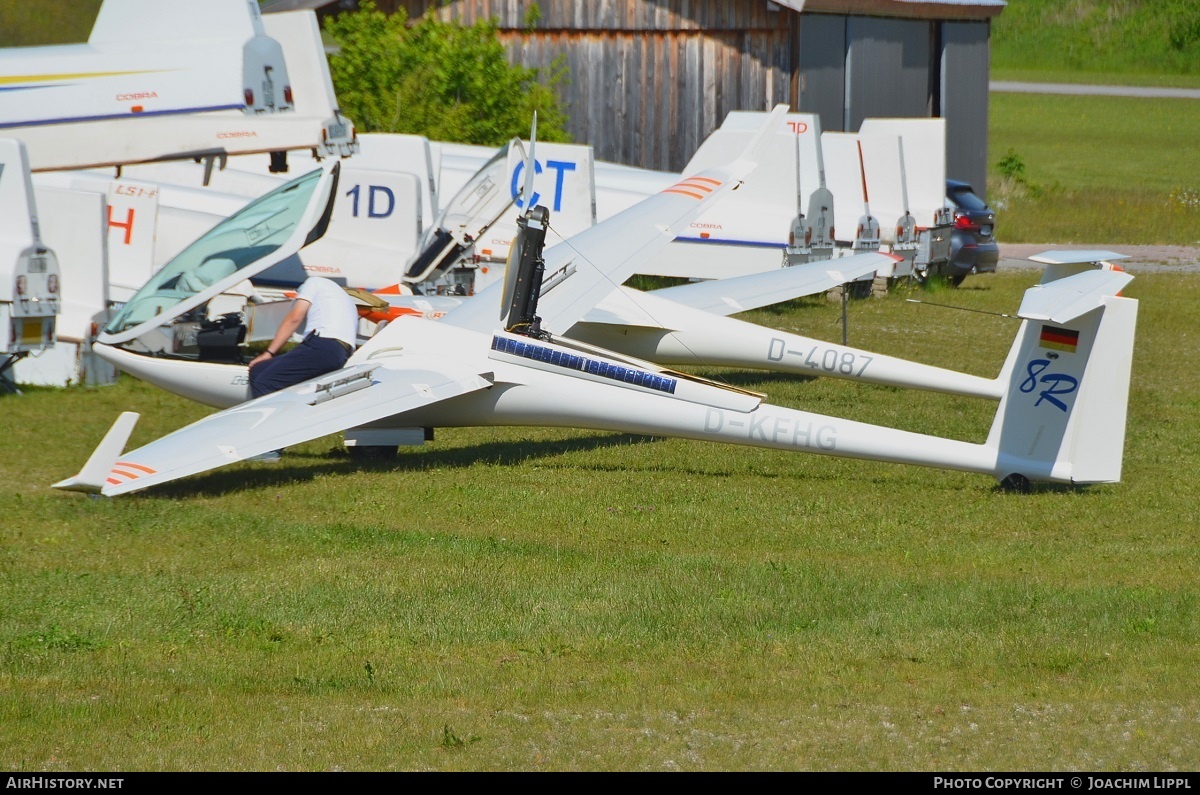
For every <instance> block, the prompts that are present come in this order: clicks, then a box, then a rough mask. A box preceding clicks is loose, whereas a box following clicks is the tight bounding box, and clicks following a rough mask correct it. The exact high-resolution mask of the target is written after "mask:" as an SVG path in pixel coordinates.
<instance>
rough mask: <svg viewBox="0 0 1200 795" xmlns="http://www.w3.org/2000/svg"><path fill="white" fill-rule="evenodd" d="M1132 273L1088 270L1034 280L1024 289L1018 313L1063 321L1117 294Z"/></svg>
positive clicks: (1040, 318) (1093, 307)
mask: <svg viewBox="0 0 1200 795" xmlns="http://www.w3.org/2000/svg"><path fill="white" fill-rule="evenodd" d="M1131 281H1133V276H1131V275H1130V274H1128V273H1125V272H1124V271H1115V270H1090V271H1083V272H1081V273H1076V274H1074V275H1072V276H1068V277H1066V278H1063V279H1057V280H1055V281H1052V282H1046V283H1044V284H1038V285H1035V286H1033V287H1031V288H1030V289H1029V290H1027V291H1026V292H1025V299H1024V300H1023V301H1021V309H1020V312H1019V314H1020V315H1021V317H1023V318H1028V319H1029V320H1048V321H1051V322H1054V323H1066V322H1068V321H1070V320H1074V319H1075V318H1077V317H1079V316H1080V315H1083V314H1085V313H1087V312H1090V311H1091V310H1093V309H1095V308H1096V307H1099V306H1102V305H1103V299H1104V298H1105V297H1106V296H1112V295H1117V294H1119V293H1120V292H1121V290H1122V288H1124V287H1125V285H1127V284H1129V283H1130V282H1131Z"/></svg>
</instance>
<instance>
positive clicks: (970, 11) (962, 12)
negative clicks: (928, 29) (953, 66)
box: [774, 0, 1008, 19]
mask: <svg viewBox="0 0 1200 795" xmlns="http://www.w3.org/2000/svg"><path fill="white" fill-rule="evenodd" d="M774 2H775V5H778V6H782V7H784V8H790V9H792V10H793V11H808V12H821V13H826V14H863V15H867V16H876V17H913V18H918V19H990V18H991V17H994V16H996V15H997V14H999V13H1000V12H1001V11H1003V10H1004V7H1005V6H1007V5H1008V3H1007V2H1005V0H774Z"/></svg>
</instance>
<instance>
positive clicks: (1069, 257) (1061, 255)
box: [1029, 249, 1129, 265]
mask: <svg viewBox="0 0 1200 795" xmlns="http://www.w3.org/2000/svg"><path fill="white" fill-rule="evenodd" d="M1128 258H1129V255H1128V254H1118V253H1117V252H1115V251H1083V250H1072V249H1068V250H1063V251H1043V252H1042V253H1041V254H1034V255H1033V256H1032V257H1030V258H1029V261H1030V262H1040V263H1042V264H1043V265H1081V264H1086V263H1100V262H1108V261H1110V260H1114V259H1128Z"/></svg>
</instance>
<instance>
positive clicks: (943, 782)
mask: <svg viewBox="0 0 1200 795" xmlns="http://www.w3.org/2000/svg"><path fill="white" fill-rule="evenodd" d="M933 788H934V789H1011V790H1019V789H1063V790H1080V791H1088V790H1097V789H1126V790H1128V789H1163V790H1190V789H1191V788H1192V782H1191V780H1190V777H1170V776H1123V775H1117V774H1110V775H1105V776H934V777H933Z"/></svg>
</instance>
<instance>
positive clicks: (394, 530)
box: [0, 0, 1200, 772]
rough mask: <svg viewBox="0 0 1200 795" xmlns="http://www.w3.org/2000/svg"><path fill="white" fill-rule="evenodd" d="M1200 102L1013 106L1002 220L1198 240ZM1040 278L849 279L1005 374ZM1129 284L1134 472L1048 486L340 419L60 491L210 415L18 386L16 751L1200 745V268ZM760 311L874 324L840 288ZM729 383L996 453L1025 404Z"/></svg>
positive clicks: (900, 752)
mask: <svg viewBox="0 0 1200 795" xmlns="http://www.w3.org/2000/svg"><path fill="white" fill-rule="evenodd" d="M86 1H87V0H80V2H86ZM1021 2H1022V3H1029V5H1030V6H1032V5H1041V4H1040V3H1039V4H1035V3H1033V0H1021ZM20 5H21V4H8V5H6V6H4V8H0V36H3V35H4V33H5V32H6V31H11V30H18V29H19V28H18V27H17V26H16V25H18V24H25V23H12V22H11V21H12V20H13V19H17V16H14V15H20V14H24V13H25V11H23V10H22V9H23V8H24V6H21V7H20V8H18V6H20ZM61 5H62V6H64V7H65V6H66V5H67V4H61ZM91 5H93V6H95V5H98V3H96V2H94V0H92V2H91ZM1071 5H1072V7H1073V8H1075V9H1077V10H1079V9H1083V10H1086V9H1088V8H1091V7H1092V6H1094V5H1096V4H1095V3H1091V2H1079V3H1073V4H1071ZM1132 5H1140V7H1142V8H1147V9H1150V8H1154V7H1155V6H1154V5H1153V4H1132ZM9 6H11V8H10V7H9ZM1018 6H1019V4H1018V3H1011V4H1010V6H1009V8H1008V9H1006V11H1005V12H1004V15H1002V17H1003V16H1005V15H1010V14H1012V15H1013V19H1016V18H1017V13H1016V12H1023V10H1024V8H1026V7H1029V6H1021V7H1018ZM4 14H9V15H10V16H8V17H5V16H3V15H4ZM26 18H27V19H30V18H32V17H26ZM41 19H42V17H37V19H35V20H34V21H36V22H40V21H41ZM31 24H32V23H31ZM64 29H65V28H64ZM83 33H84V35H86V30H85V31H84V32H83ZM1001 33H1002V30H1001V29H1000V28H997V37H999V36H1000V35H1001ZM79 38H80V37H78V36H69V37H67V38H66V39H64V40H78V39H79ZM3 43H4V42H3V41H2V40H0V44H3ZM9 43H12V42H9ZM1127 49H1136V48H1127ZM1033 51H1035V50H1034V49H1033V48H1031V49H1030V52H1033ZM996 65H997V74H996V75H995V76H997V77H1003V78H1005V79H1015V78H1016V77H1017V76H1021V75H1031V74H1043V75H1044V76H1045V77H1044V79H1049V80H1058V79H1062V78H1061V77H1060V76H1061V75H1062V74H1063V72H1062V71H1059V70H1061V69H1063V67H1062V66H1061V65H1056V64H1051V65H1050V66H1048V67H1044V69H1045V71H1041V72H1038V71H1037V69H1038V68H1039V67H1038V66H1037V65H1036V64H1029V63H1016V62H1014V61H1012V60H1011V59H1010V60H1009V61H1004V62H1003V63H1001V62H1000V61H999V60H998V62H997V64H996ZM1002 70H1009V71H1002ZM1097 75H1099V77H1097ZM1079 77H1080V79H1081V80H1095V81H1099V82H1118V81H1115V80H1109V79H1108V73H1105V72H1100V71H1096V70H1094V69H1093V70H1082V71H1080V72H1079ZM1131 79H1133V78H1131ZM1136 80H1137V81H1139V82H1154V81H1155V80H1162V81H1163V82H1165V83H1172V84H1179V83H1176V82H1175V81H1181V82H1182V84H1189V83H1188V81H1189V80H1192V78H1191V77H1189V76H1187V75H1182V76H1179V75H1175V76H1172V75H1166V76H1162V75H1159V76H1158V77H1155V76H1152V75H1147V74H1138V75H1136ZM1193 107H1200V103H1194V102H1193V103H1187V102H1184V101H1175V100H1169V101H1163V100H1155V101H1145V102H1143V101H1136V100H1120V99H1118V100H1114V99H1111V98H1074V99H1069V98H1048V97H1039V96H1036V95H993V97H992V109H991V117H990V118H991V124H992V137H991V146H992V149H991V152H990V154H989V163H991V164H995V163H996V162H997V161H999V160H1000V159H1001V158H1003V157H1004V156H1005V154H1006V153H1007V152H1008V151H1009V149H1012V150H1013V151H1014V152H1016V153H1017V155H1018V156H1019V157H1020V159H1021V162H1022V163H1023V164H1024V166H1025V171H1024V179H1025V183H1024V184H1021V183H1014V184H1011V185H1008V186H1006V187H1005V188H1004V190H1001V189H999V188H996V189H995V190H993V191H990V192H989V199H990V200H992V201H994V202H995V201H997V200H999V201H1004V202H1006V204H1005V205H1004V207H1003V209H1002V213H1003V215H1002V217H1001V218H1002V220H1001V224H1000V227H999V231H1000V238H1001V240H1004V241H1009V242H1017V241H1018V240H1029V241H1035V242H1045V241H1053V242H1062V243H1066V242H1086V243H1088V244H1093V245H1094V244H1105V243H1112V244H1116V243H1123V242H1128V243H1145V242H1158V243H1172V242H1178V243H1183V244H1195V243H1196V242H1197V241H1200V233H1198V232H1197V226H1196V224H1197V217H1198V215H1200V210H1198V209H1196V208H1195V206H1194V205H1192V204H1189V202H1188V197H1189V196H1191V195H1194V193H1193V192H1194V191H1196V190H1197V188H1198V187H1200V186H1198V185H1197V183H1196V182H1195V180H1194V174H1196V173H1197V166H1198V165H1200V163H1197V162H1196V158H1197V154H1196V147H1195V145H1194V142H1193V140H1192V139H1193V138H1194V132H1193V131H1194V130H1195V129H1200V125H1197V122H1198V121H1200V119H1197V118H1196V116H1195V113H1196V111H1194V110H1193ZM1000 176H1001V175H1000V174H999V173H997V174H996V175H994V177H993V178H992V179H991V181H990V185H991V186H993V187H994V186H997V185H998V180H999V179H1000ZM1172 196H1176V197H1178V198H1177V200H1176V204H1172V203H1171V202H1172V198H1171V197H1172ZM1036 278H1037V274H1036V273H1034V272H1032V271H1023V272H1013V271H1003V272H1001V273H998V274H994V275H988V276H977V277H971V278H969V279H968V280H967V281H966V282H964V284H963V286H962V287H961V288H959V289H957V290H941V291H938V290H936V289H935V290H930V291H922V292H920V293H915V294H907V293H905V292H904V291H903V290H901V291H897V292H896V293H895V294H893V295H891V296H889V297H888V298H885V299H872V300H869V301H859V302H853V303H852V304H851V306H850V330H849V339H850V343H851V344H852V345H856V346H859V347H862V348H866V349H869V350H876V351H880V352H884V353H890V354H895V355H900V356H904V357H907V358H912V359H915V360H918V361H922V362H927V363H930V364H936V365H941V366H945V367H951V368H954V369H959V370H964V371H967V372H971V373H975V374H978V375H985V376H992V375H995V374H996V373H997V372H998V370H999V367H1000V363H1001V361H1002V360H1003V357H1004V354H1005V352H1006V350H1007V346H1008V344H1009V342H1010V340H1011V338H1012V335H1013V333H1014V332H1015V329H1016V324H1015V323H1014V321H1012V320H1011V319H1008V318H1004V317H1000V316H998V315H995V314H981V313H983V312H990V313H996V312H999V313H1008V314H1011V313H1013V312H1014V311H1015V310H1016V308H1017V306H1018V305H1019V302H1020V297H1021V294H1022V291H1023V290H1024V289H1025V288H1027V287H1028V286H1030V285H1031V284H1032V283H1033V281H1034V280H1035V279H1036ZM1126 294H1127V295H1130V296H1132V297H1135V298H1138V299H1140V300H1141V302H1142V303H1141V307H1140V316H1139V322H1138V332H1137V342H1136V360H1135V363H1134V372H1133V384H1132V389H1131V394H1130V402H1129V406H1130V416H1129V423H1128V433H1127V437H1126V446H1125V449H1126V457H1125V470H1124V473H1123V478H1122V482H1121V483H1118V484H1111V485H1104V486H1096V487H1091V488H1081V489H1067V488H1052V487H1042V488H1038V489H1036V490H1035V491H1034V492H1033V493H1032V494H1028V495H1014V494H1008V493H1004V492H1001V491H999V490H998V489H997V488H996V485H995V483H994V482H992V481H990V480H989V479H988V478H984V477H981V476H976V475H968V474H962V473H953V472H943V471H940V470H933V469H923V468H915V467H903V466H899V465H888V464H878V463H871V462H858V461H849V460H842V459H833V458H823V457H816V456H803V455H797V454H794V453H785V452H781V451H771V450H754V449H741V448H736V447H726V446H714V445H709V444H704V443H699V442H688V441H680V440H669V439H652V438H646V437H635V436H628V435H621V434H610V433H598V432H588V431H570V430H545V429H445V430H439V431H438V433H437V437H436V439H435V441H433V442H432V443H430V444H428V445H426V446H424V447H421V448H413V449H406V450H405V451H403V452H402V454H401V456H400V457H399V458H398V459H397V460H396V461H394V462H390V463H386V464H385V463H375V464H369V465H362V464H357V463H354V462H351V461H350V460H349V459H348V458H347V457H346V455H345V454H344V452H343V450H342V448H341V444H340V439H339V438H337V437H327V438H324V439H320V440H316V441H313V442H310V443H308V444H305V445H301V446H299V447H296V448H293V449H290V450H289V451H288V453H287V454H286V455H285V457H284V460H283V461H282V462H281V463H279V464H249V463H247V464H238V465H235V466H232V467H229V468H226V469H223V470H220V471H217V472H212V473H208V474H205V475H201V476H197V477H193V478H189V479H185V480H182V481H178V482H176V483H173V484H169V485H166V486H163V487H159V488H156V489H151V490H149V491H147V492H145V493H141V494H136V495H131V496H127V497H121V498H116V499H111V500H109V499H89V498H86V497H83V496H81V495H78V494H66V493H60V492H57V491H54V490H52V489H50V488H49V484H51V483H53V482H55V481H57V480H60V479H62V478H64V477H67V476H69V475H71V474H73V473H74V472H75V471H77V469H78V468H79V466H80V465H81V464H82V462H83V461H84V460H85V459H86V457H87V455H88V454H89V453H90V451H91V450H92V448H93V447H94V446H95V444H96V443H97V441H98V440H99V439H100V437H101V436H102V435H103V433H104V431H105V430H106V429H107V427H108V426H109V425H110V424H111V422H112V420H113V419H114V418H115V417H116V416H117V414H118V413H119V412H120V411H123V410H136V411H139V412H141V413H142V415H143V416H142V420H141V422H140V424H139V426H138V428H137V430H136V431H135V434H134V437H133V439H132V444H133V445H137V444H142V443H145V442H147V441H150V440H151V439H153V438H156V437H157V436H159V435H161V434H163V433H166V432H168V431H170V430H173V429H175V428H177V427H180V426H182V425H184V424H185V423H187V422H190V421H192V420H195V419H198V418H199V417H201V416H204V415H205V414H206V413H208V410H207V409H205V408H203V407H200V406H197V405H194V404H191V403H188V402H187V401H184V400H182V399H179V398H175V397H173V396H170V395H167V394H165V393H163V392H161V391H158V390H156V389H153V388H151V387H149V386H146V385H144V384H141V383H139V382H136V381H134V380H132V379H129V378H123V379H122V380H121V381H120V382H119V383H118V384H116V385H114V386H110V387H102V388H91V389H89V388H70V389H61V390H60V389H38V388H26V389H25V392H24V394H22V395H4V394H0V418H2V419H0V506H2V507H3V511H4V514H3V518H0V769H4V770H7V771H10V772H16V771H38V772H42V771H45V772H69V771H139V770H160V771H200V770H218V771H226V770H227V771H241V770H264V771H273V770H291V771H319V770H345V771H352V770H363V771H393V770H403V771H415V770H436V771H472V770H478V771H493V770H547V771H558V770H562V771H566V770H571V771H591V770H597V771H601V770H609V771H615V770H630V771H635V770H636V771H641V770H663V771H666V770H694V771H716V770H730V771H758V770H764V771H765V770H785V771H802V770H843V771H844V770H864V771H933V772H950V771H980V772H982V771H1127V772H1147V771H1161V772H1168V771H1195V770H1198V769H1200V696H1198V695H1197V692H1196V687H1195V678H1196V675H1195V672H1196V671H1197V670H1198V664H1200V646H1198V645H1197V643H1196V638H1197V637H1198V636H1200V604H1198V597H1197V590H1196V572H1197V570H1198V569H1200V503H1198V502H1197V500H1196V498H1195V496H1194V478H1195V472H1196V462H1197V460H1200V397H1198V396H1200V341H1198V338H1197V332H1196V323H1195V318H1196V317H1197V315H1198V314H1200V280H1198V279H1197V277H1195V276H1194V275H1193V276H1188V275H1182V274H1167V273H1163V274H1143V275H1140V276H1139V277H1138V278H1137V279H1136V280H1135V281H1134V282H1133V283H1132V284H1131V285H1130V286H1129V288H1128V289H1127V290H1126ZM907 298H916V299H919V300H922V301H925V302H926V303H923V304H916V303H910V302H909V301H907V300H906V299H907ZM932 303H942V304H954V305H957V306H962V307H965V308H967V309H972V310H978V311H974V312H966V311H955V310H953V309H948V308H944V307H941V306H934V305H931V304H932ZM745 317H746V319H749V320H752V321H754V322H758V323H763V324H767V325H772V326H776V327H780V328H785V329H788V330H792V331H797V332H799V333H804V334H809V335H811V336H814V337H817V338H822V339H829V340H838V339H840V334H841V330H840V327H839V325H838V320H839V310H838V307H836V306H834V305H831V304H827V303H825V302H824V301H822V300H818V299H811V300H804V301H798V302H792V303H790V304H788V305H785V306H781V307H776V308H771V309H768V310H762V311H758V312H754V313H750V314H748V315H746V316H745ZM703 373H704V374H705V375H708V376H710V377H714V378H718V379H721V380H725V381H728V382H730V383H734V384H737V385H739V386H744V387H747V388H751V389H756V390H760V391H763V392H766V393H767V394H768V396H769V399H770V400H771V401H772V402H776V403H783V404H785V405H792V406H796V407H802V408H805V409H809V410H814V411H819V412H824V413H829V414H836V415H842V416H849V417H852V418H855V419H860V420H864V421H869V422H876V423H881V424H889V425H896V426H899V427H903V428H907V429H910V430H917V431H922V432H927V433H934V434H938V435H943V436H948V437H955V438H963V439H966V440H969V441H982V440H983V439H984V437H985V435H986V433H987V429H988V425H989V422H990V419H991V416H992V413H993V412H994V409H995V406H994V404H990V403H988V402H987V401H979V400H970V399H966V398H954V397H948V396H941V395H935V394H926V393H920V392H906V391H901V390H896V389H889V388H882V387H871V386H861V385H854V384H849V383H845V382H838V381H823V380H807V381H806V380H802V379H794V378H790V377H782V376H769V375H762V374H756V373H749V372H738V371H730V370H715V369H713V370H705V371H703Z"/></svg>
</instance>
